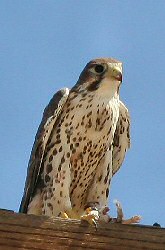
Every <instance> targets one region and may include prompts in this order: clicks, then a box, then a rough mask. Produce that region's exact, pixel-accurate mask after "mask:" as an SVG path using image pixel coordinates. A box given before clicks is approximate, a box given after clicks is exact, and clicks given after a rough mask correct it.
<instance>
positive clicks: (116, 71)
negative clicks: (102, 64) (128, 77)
mask: <svg viewBox="0 0 165 250" xmlns="http://www.w3.org/2000/svg"><path fill="white" fill-rule="evenodd" d="M112 76H113V77H114V78H115V79H116V80H118V81H119V82H122V71H121V69H120V68H119V67H117V66H114V67H113V68H112Z"/></svg>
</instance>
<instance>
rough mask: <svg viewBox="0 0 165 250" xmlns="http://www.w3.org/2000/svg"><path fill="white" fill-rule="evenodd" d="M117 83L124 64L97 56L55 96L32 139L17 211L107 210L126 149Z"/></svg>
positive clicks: (126, 125) (77, 214) (125, 119)
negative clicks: (115, 175)
mask: <svg viewBox="0 0 165 250" xmlns="http://www.w3.org/2000/svg"><path fill="white" fill-rule="evenodd" d="M121 82H122V63H121V62H120V61H118V60H116V59H112V58H98V59H95V60H92V61H90V62H89V63H88V64H87V65H86V67H85V68H84V70H83V71H82V73H81V74H80V77H79V79H78V81H77V83H76V84H75V85H74V86H73V88H71V89H70V90H69V89H68V88H65V89H61V90H59V91H58V92H57V93H56V94H55V95H54V96H53V98H52V99H51V101H50V103H49V104H48V106H47V107H46V108H45V110H44V113H43V118H42V121H41V124H40V126H39V128H38V131H37V134H36V137H35V142H34V145H33V148H32V152H31V157H30V160H29V165H28V170H27V178H26V183H25V189H24V195H23V198H22V202H21V206H20V212H23V213H28V214H35V215H47V216H60V215H61V214H62V213H64V214H65V215H67V216H68V217H69V218H81V216H83V215H84V213H85V211H86V209H87V208H89V207H95V208H96V207H97V209H99V210H100V211H101V209H102V210H104V208H106V207H107V206H108V198H109V187H110V182H111V179H112V177H113V175H114V174H115V173H116V172H117V171H118V170H119V168H120V167H121V165H122V162H123V160H124V157H125V154H126V151H127V149H128V148H129V147H130V117H129V112H128V109H127V108H126V106H125V105H124V104H123V103H122V102H121V100H120V98H119V90H120V86H121ZM88 211H89V210H88ZM88 214H89V212H88ZM88 214H87V215H86V216H87V217H88Z"/></svg>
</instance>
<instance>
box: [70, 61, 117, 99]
mask: <svg viewBox="0 0 165 250" xmlns="http://www.w3.org/2000/svg"><path fill="white" fill-rule="evenodd" d="M121 82H122V63H121V62H120V61H117V60H116V59H112V58H98V59H95V60H92V61H90V62H89V63H88V64H87V65H86V67H85V68H84V70H83V71H82V73H81V74H80V77H79V80H78V82H77V84H76V85H75V86H74V87H73V90H74V91H76V92H84V93H85V92H88V93H89V92H94V91H96V92H97V93H98V94H103V95H104V94H106V95H108V94H110V95H113V94H114V93H115V92H116V93H118V91H119V87H120V84H121Z"/></svg>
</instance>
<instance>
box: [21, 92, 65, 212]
mask: <svg viewBox="0 0 165 250" xmlns="http://www.w3.org/2000/svg"><path fill="white" fill-rule="evenodd" d="M68 95H69V89H67V88H65V89H61V90H59V91H58V92H57V93H55V94H54V96H53V98H52V99H51V100H50V102H49V104H48V106H47V107H46V108H45V110H44V113H43V117H42V121H41V123H40V126H39V128H38V131H37V134H36V137H35V141H34V144H33V148H32V152H31V156H30V160H29V163H28V169H27V177H26V182H25V188H24V194H23V198H22V201H21V205H20V209H19V212H21V213H26V212H27V208H28V205H29V202H30V199H31V197H32V195H33V192H34V190H35V186H36V183H37V180H38V177H39V174H40V168H41V163H42V159H43V155H44V150H45V147H46V144H47V141H48V138H49V136H50V133H51V130H52V128H53V125H54V123H55V122H56V120H57V117H58V116H59V115H60V113H61V111H62V108H63V106H64V104H65V103H66V100H67V97H68Z"/></svg>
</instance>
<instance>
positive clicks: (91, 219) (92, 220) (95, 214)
mask: <svg viewBox="0 0 165 250" xmlns="http://www.w3.org/2000/svg"><path fill="white" fill-rule="evenodd" d="M85 212H86V214H84V215H82V216H81V220H83V221H84V220H85V221H87V222H88V223H89V224H90V225H94V226H95V228H96V229H97V221H98V219H99V211H98V210H97V209H95V208H91V207H88V208H87V209H86V210H85Z"/></svg>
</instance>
